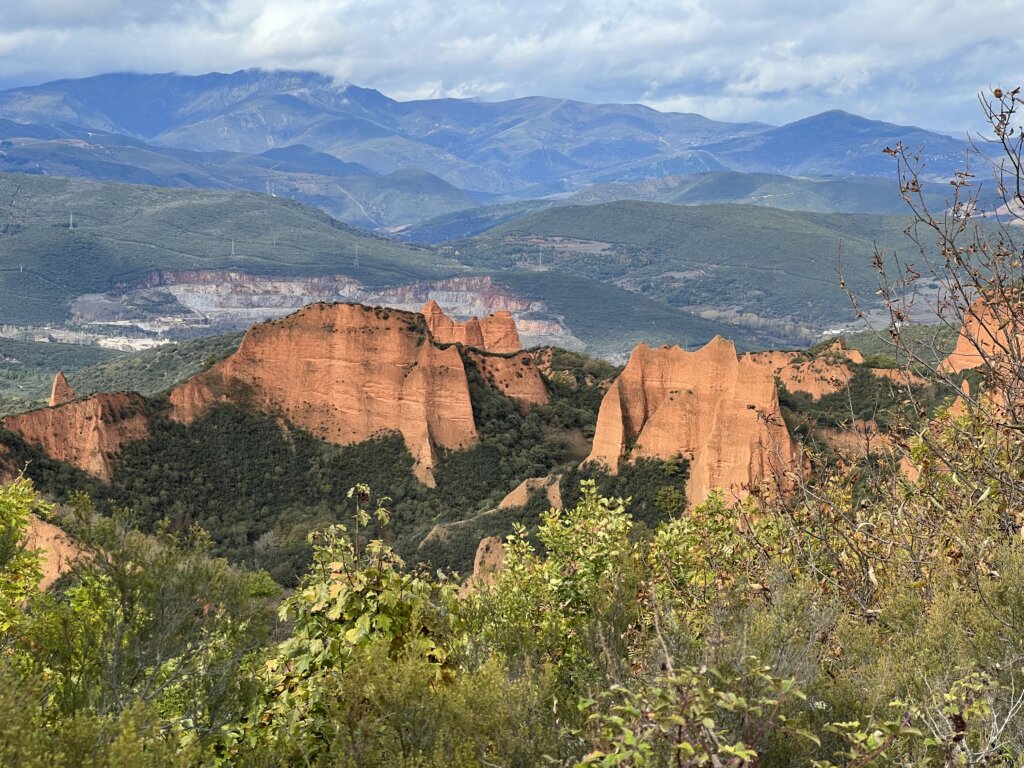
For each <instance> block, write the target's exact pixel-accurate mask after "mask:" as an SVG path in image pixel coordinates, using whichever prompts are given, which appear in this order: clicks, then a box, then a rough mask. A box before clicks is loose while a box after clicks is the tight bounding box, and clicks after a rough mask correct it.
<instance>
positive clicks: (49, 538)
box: [25, 516, 81, 589]
mask: <svg viewBox="0 0 1024 768" xmlns="http://www.w3.org/2000/svg"><path fill="white" fill-rule="evenodd" d="M25 546H26V547H27V548H28V549H38V550H40V552H41V554H42V558H43V563H42V566H43V577H42V578H41V579H40V580H39V588H40V589H49V588H50V585H51V584H53V582H55V581H56V580H57V579H59V578H60V577H61V576H62V575H64V574H65V573H67V572H68V571H69V570H71V566H72V565H74V563H75V561H76V560H78V558H79V557H81V551H80V550H79V549H78V547H77V546H75V543H74V542H73V541H72V540H71V539H70V538H69V537H68V535H67V534H66V533H64V531H62V530H61V529H60V528H58V527H57V526H56V525H52V524H51V523H47V522H44V521H42V520H40V519H39V518H38V517H35V516H33V517H32V520H31V522H30V523H29V527H28V532H27V533H26V535H25Z"/></svg>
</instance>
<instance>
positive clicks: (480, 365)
mask: <svg viewBox="0 0 1024 768" xmlns="http://www.w3.org/2000/svg"><path fill="white" fill-rule="evenodd" d="M467 354H468V355H469V358H470V359H471V360H472V361H473V363H474V364H475V365H476V367H477V370H478V371H480V373H482V374H483V376H484V379H486V380H487V383H488V384H490V385H491V386H492V387H494V388H495V389H496V390H498V391H499V392H501V393H502V394H503V395H505V396H506V397H510V398H512V399H513V400H515V401H516V402H517V403H519V404H520V405H543V404H544V403H546V402H547V401H548V390H547V387H545V386H544V380H543V379H542V378H541V377H540V371H539V370H538V369H537V365H536V364H535V362H534V360H533V357H532V356H531V355H528V354H526V353H521V354H518V355H512V356H511V357H504V356H499V355H489V354H482V353H479V352H477V351H475V350H469V351H468V352H467Z"/></svg>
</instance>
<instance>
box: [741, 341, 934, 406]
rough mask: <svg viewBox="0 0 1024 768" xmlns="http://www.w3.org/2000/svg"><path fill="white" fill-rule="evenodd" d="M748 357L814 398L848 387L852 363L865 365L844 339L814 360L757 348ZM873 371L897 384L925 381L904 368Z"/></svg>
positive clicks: (791, 389) (786, 385) (856, 351)
mask: <svg viewBox="0 0 1024 768" xmlns="http://www.w3.org/2000/svg"><path fill="white" fill-rule="evenodd" d="M749 357H750V358H751V359H752V360H754V361H755V362H757V363H758V364H759V365H764V366H765V367H767V368H770V369H771V370H772V371H774V372H775V375H776V376H778V377H779V380H780V381H781V382H782V383H783V384H784V385H785V387H786V389H788V390H789V391H790V392H803V393H805V394H808V395H810V396H811V397H812V398H814V399H815V400H817V399H819V398H821V397H824V396H825V395H831V394H833V393H835V392H839V391H840V390H842V389H845V388H846V387H847V386H848V385H849V383H850V379H851V378H853V370H854V369H853V368H852V367H851V366H853V365H863V364H864V356H863V355H862V354H861V353H860V351H859V350H856V349H849V348H847V346H846V341H845V340H844V339H837V340H836V341H834V342H833V343H832V344H831V345H830V346H829V347H828V348H827V349H825V350H824V351H822V352H821V353H819V354H818V355H817V356H816V357H814V358H813V359H811V360H803V361H802V362H795V361H796V360H797V358H799V357H801V355H800V353H798V352H755V353H753V354H751V355H749ZM870 370H871V373H872V374H873V375H874V376H876V377H878V378H880V379H888V380H889V381H891V382H893V383H894V384H897V385H901V384H906V383H907V381H908V377H909V381H910V383H912V384H915V385H922V384H925V383H926V382H925V381H924V380H923V379H922V378H920V377H919V376H916V375H915V374H912V373H909V372H907V371H904V370H902V369H890V368H872V369H870Z"/></svg>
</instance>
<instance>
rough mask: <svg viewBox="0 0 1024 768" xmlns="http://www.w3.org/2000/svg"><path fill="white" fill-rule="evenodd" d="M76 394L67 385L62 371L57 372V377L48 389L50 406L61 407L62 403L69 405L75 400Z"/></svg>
mask: <svg viewBox="0 0 1024 768" xmlns="http://www.w3.org/2000/svg"><path fill="white" fill-rule="evenodd" d="M77 397H78V394H77V393H76V392H75V390H73V389H72V388H71V385H70V384H68V380H67V378H66V377H65V376H64V371H57V375H56V376H54V377H53V386H52V387H51V388H50V405H51V406H54V405H63V404H64V403H70V402H71V401H72V400H74V399H76V398H77Z"/></svg>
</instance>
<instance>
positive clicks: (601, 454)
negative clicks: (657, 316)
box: [588, 337, 798, 504]
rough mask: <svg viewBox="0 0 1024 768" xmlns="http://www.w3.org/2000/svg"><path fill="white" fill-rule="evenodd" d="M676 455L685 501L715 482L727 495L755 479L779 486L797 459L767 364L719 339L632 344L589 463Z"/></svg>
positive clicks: (701, 495) (604, 408) (699, 497)
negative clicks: (683, 469) (700, 344)
mask: <svg viewBox="0 0 1024 768" xmlns="http://www.w3.org/2000/svg"><path fill="white" fill-rule="evenodd" d="M630 448H631V450H630ZM677 454H681V455H683V456H684V457H686V458H687V459H689V461H690V480H689V482H688V485H687V496H688V499H689V503H690V504H698V503H700V502H701V501H703V500H704V499H705V498H706V497H707V494H708V493H709V492H710V491H711V490H713V489H716V488H721V489H722V490H724V491H725V493H726V495H727V497H730V498H731V497H740V496H742V495H744V494H745V493H746V490H747V488H749V487H750V486H751V485H754V484H758V483H761V482H768V483H771V484H772V485H774V486H775V487H779V486H780V485H784V484H785V483H784V482H783V481H781V480H779V479H778V478H780V477H781V475H782V473H783V472H785V471H792V470H794V468H796V467H797V466H798V464H797V460H796V447H795V444H794V442H793V440H792V438H791V437H790V434H789V431H788V430H787V429H786V426H785V424H784V423H783V421H782V415H781V413H780V411H779V402H778V397H777V394H776V391H775V381H774V374H773V371H772V369H771V367H770V366H766V365H764V364H761V363H758V362H757V361H755V360H753V359H751V358H750V357H749V356H745V357H742V358H741V357H738V356H737V354H736V348H735V346H734V345H733V344H732V342H730V341H726V340H725V339H723V338H721V337H715V338H714V339H712V340H711V341H710V342H709V343H708V344H707V345H706V346H705V347H704V348H702V349H700V350H698V351H696V352H686V351H684V350H682V349H680V348H679V347H661V348H659V349H652V348H650V347H648V346H647V345H646V344H641V345H640V346H638V347H637V348H636V349H634V350H633V354H632V355H631V356H630V359H629V363H628V364H627V365H626V367H625V369H624V370H623V371H622V373H621V374H620V375H619V377H618V379H616V380H615V382H614V383H613V384H612V386H611V388H610V389H609V390H608V392H607V393H606V394H605V397H604V400H603V401H602V402H601V409H600V412H599V414H598V419H597V430H596V433H595V435H594V447H593V450H592V452H591V454H590V456H589V457H588V461H598V462H602V463H604V464H606V465H607V466H608V467H609V468H610V469H611V470H612V471H616V470H617V469H618V467H619V464H620V462H621V461H622V460H623V459H625V458H627V457H629V458H638V457H658V458H670V457H672V456H674V455H677Z"/></svg>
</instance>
